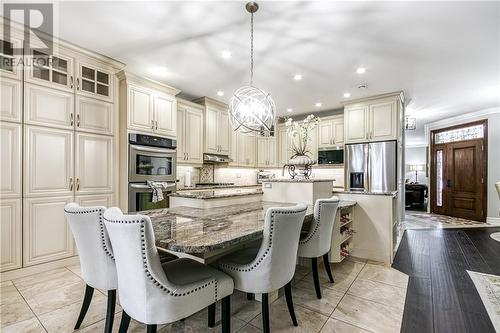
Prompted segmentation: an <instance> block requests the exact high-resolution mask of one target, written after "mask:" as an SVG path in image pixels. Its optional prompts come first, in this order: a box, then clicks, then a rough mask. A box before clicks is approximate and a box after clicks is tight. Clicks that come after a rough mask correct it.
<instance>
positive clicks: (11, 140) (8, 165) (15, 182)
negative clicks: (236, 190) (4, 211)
mask: <svg viewBox="0 0 500 333" xmlns="http://www.w3.org/2000/svg"><path fill="white" fill-rule="evenodd" d="M21 126H22V125H21V124H15V123H8V122H0V198H2V199H3V198H18V197H21V173H22V169H21V165H22V164H21V151H22V150H21V149H22V141H21V138H22V136H21V135H22V134H21V133H22V128H21Z"/></svg>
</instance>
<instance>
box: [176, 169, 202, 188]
mask: <svg viewBox="0 0 500 333" xmlns="http://www.w3.org/2000/svg"><path fill="white" fill-rule="evenodd" d="M188 176H189V177H190V178H191V186H194V184H196V183H198V182H199V181H200V168H195V167H192V166H184V165H178V166H177V180H178V182H177V188H178V189H181V188H184V187H185V184H186V177H188Z"/></svg>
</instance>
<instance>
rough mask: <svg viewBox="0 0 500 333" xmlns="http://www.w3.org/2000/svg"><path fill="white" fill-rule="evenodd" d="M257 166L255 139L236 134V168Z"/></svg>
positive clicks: (250, 136) (251, 136)
mask: <svg viewBox="0 0 500 333" xmlns="http://www.w3.org/2000/svg"><path fill="white" fill-rule="evenodd" d="M256 164H257V138H256V137H255V136H253V135H247V134H241V133H238V166H244V167H252V168H253V167H255V166H256Z"/></svg>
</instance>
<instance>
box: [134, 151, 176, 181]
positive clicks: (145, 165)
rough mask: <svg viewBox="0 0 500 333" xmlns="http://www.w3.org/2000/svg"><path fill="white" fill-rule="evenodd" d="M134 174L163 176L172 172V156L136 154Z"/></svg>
mask: <svg viewBox="0 0 500 333" xmlns="http://www.w3.org/2000/svg"><path fill="white" fill-rule="evenodd" d="M136 174H138V175H155V176H164V175H171V174H172V157H156V156H147V155H140V154H137V156H136Z"/></svg>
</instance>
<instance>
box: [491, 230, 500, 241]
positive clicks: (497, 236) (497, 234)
mask: <svg viewBox="0 0 500 333" xmlns="http://www.w3.org/2000/svg"><path fill="white" fill-rule="evenodd" d="M490 237H491V238H493V239H494V240H496V241H497V242H500V232H494V233H492V234H491V235H490Z"/></svg>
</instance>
